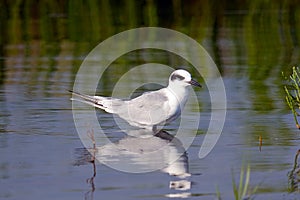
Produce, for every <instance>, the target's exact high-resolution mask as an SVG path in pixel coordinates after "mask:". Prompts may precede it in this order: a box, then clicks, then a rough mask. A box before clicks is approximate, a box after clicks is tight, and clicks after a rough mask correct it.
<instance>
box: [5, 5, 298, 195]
mask: <svg viewBox="0 0 300 200" xmlns="http://www.w3.org/2000/svg"><path fill="white" fill-rule="evenodd" d="M178 2H180V1H170V2H169V3H170V4H169V5H161V4H162V3H158V2H152V1H149V2H147V4H146V5H140V4H139V3H137V2H134V3H128V4H125V3H124V4H121V5H118V6H117V5H116V2H112V3H105V2H102V1H101V3H97V2H96V1H95V2H94V1H90V2H89V5H87V4H84V5H81V4H80V3H78V4H76V3H72V2H63V3H61V5H58V4H57V3H49V4H47V3H46V2H43V1H42V2H41V3H40V4H37V5H35V6H32V3H31V1H26V2H25V3H23V4H18V2H9V3H6V4H5V5H2V4H0V5H1V7H4V6H6V7H5V8H6V9H4V8H3V10H5V12H3V13H1V26H2V27H3V28H1V29H0V30H1V38H0V42H1V45H0V53H1V56H0V61H1V62H0V75H1V76H0V77H1V78H0V105H1V106H0V158H1V160H0V185H1V187H0V188H1V189H0V199H24V198H26V199H100V198H104V199H167V198H172V197H174V198H183V197H188V198H190V199H216V193H217V191H220V193H221V197H222V199H233V192H232V190H233V186H232V177H233V176H234V177H235V178H236V180H237V181H238V179H239V173H240V170H241V168H242V166H243V165H244V166H245V165H246V164H247V163H248V164H250V168H251V179H250V190H251V188H252V189H253V188H255V187H256V186H258V190H257V191H256V193H255V195H254V197H255V199H299V198H300V196H299V191H298V189H296V188H294V189H291V187H292V186H295V185H296V186H297V185H298V184H297V182H296V183H295V184H294V185H293V184H291V182H292V181H293V180H291V179H289V176H288V173H289V172H290V171H291V170H292V169H293V165H294V157H295V155H296V153H297V151H298V149H299V139H300V137H299V131H298V130H297V129H296V128H294V127H295V125H294V121H293V117H292V115H291V114H290V112H289V110H288V108H287V107H286V105H285V102H284V91H283V89H282V84H283V81H282V77H281V71H283V72H285V73H286V74H288V73H289V72H290V71H291V68H290V67H291V66H293V65H297V64H298V63H299V46H298V45H299V41H298V40H299V38H300V35H299V24H300V23H299V21H298V19H299V16H298V15H299V6H298V4H296V3H295V2H293V1H287V2H285V4H283V3H276V2H274V3H272V5H269V4H264V3H263V2H255V1H251V2H246V3H245V4H244V3H243V4H241V5H239V4H238V3H237V4H236V5H232V4H228V5H227V4H225V3H224V4H213V3H208V2H206V3H203V2H202V3H200V2H198V3H194V4H192V3H190V2H188V3H183V2H181V3H178ZM170 5H172V6H171V7H170V9H163V8H164V7H163V6H170ZM179 8H181V9H179ZM120 10H121V11H122V12H121V11H120ZM145 10H146V11H147V12H143V11H145ZM167 10H168V11H167ZM100 13H101V14H100ZM121 13H123V14H121ZM143 13H148V15H146V14H143ZM139 26H163V27H166V28H173V29H175V30H178V31H182V32H183V33H185V34H188V35H189V36H190V37H192V38H194V39H195V40H197V41H198V42H199V43H201V44H202V45H203V46H204V47H205V48H206V49H207V50H208V52H209V53H210V55H211V56H212V57H213V59H214V61H215V62H216V64H217V65H218V67H219V70H220V71H221V73H222V77H223V80H224V83H225V87H226V94H227V101H228V105H227V117H226V123H225V126H224V129H223V132H222V135H221V137H220V140H219V141H218V143H217V145H216V146H215V148H214V149H213V151H212V152H211V153H210V154H209V155H208V156H207V157H205V158H204V159H199V158H198V153H199V149H200V146H201V143H202V141H203V138H204V136H205V135H204V134H203V133H204V132H205V130H206V129H207V123H208V121H209V118H210V109H209V108H208V106H209V99H208V93H207V91H205V88H203V89H200V90H199V89H196V90H195V93H196V95H197V98H198V99H199V100H200V101H201V105H200V106H201V122H202V123H200V126H199V130H198V135H197V137H196V138H195V140H194V141H193V143H192V145H191V147H190V148H189V149H188V150H187V152H186V154H185V155H184V156H185V157H184V158H181V159H180V160H179V162H178V164H179V165H180V166H182V167H181V168H180V169H182V170H183V171H185V173H187V174H190V176H174V175H170V174H169V173H168V172H167V170H158V171H154V172H148V173H125V172H120V171H117V170H114V169H111V168H110V167H107V166H105V165H103V164H99V163H97V164H96V165H93V162H90V161H91V160H92V156H91V155H89V154H87V152H86V150H85V149H84V147H83V144H82V143H81V141H80V139H79V136H78V134H77V131H76V129H75V125H74V121H73V117H72V107H71V102H70V100H69V98H70V94H69V93H68V89H71V88H72V87H73V83H74V78H75V76H76V72H77V70H78V68H79V66H80V64H81V62H82V61H83V59H84V57H85V56H86V55H87V54H88V53H89V51H91V50H92V49H93V48H94V47H95V46H96V45H97V44H98V43H99V42H100V41H103V40H105V39H106V38H107V37H109V36H111V35H114V34H116V33H119V32H120V31H124V30H127V29H130V28H134V27H139ZM154 61H155V62H158V63H162V64H168V65H172V66H177V65H182V64H188V63H186V61H183V60H182V59H181V58H180V57H178V56H175V55H172V54H170V53H166V52H163V51H155V50H148V51H136V52H132V53H129V54H128V55H124V56H122V57H121V58H119V59H118V60H116V61H115V62H114V63H112V65H111V66H110V68H109V70H108V71H107V72H106V74H105V77H107V78H106V79H104V80H103V82H102V83H100V84H99V85H100V86H98V89H97V91H98V92H99V93H101V94H105V95H110V94H111V91H112V89H113V87H114V83H115V81H117V80H118V78H119V77H120V76H121V75H122V74H124V73H125V72H126V71H127V70H128V69H130V68H132V67H134V66H136V65H139V64H144V63H147V62H154ZM142 75H144V74H141V76H139V77H138V80H139V81H143V80H144V78H145V76H142ZM193 75H197V74H196V73H194V72H193ZM164 77H165V76H164V75H163V74H161V75H159V74H158V75H157V79H161V78H162V79H163V78H164ZM199 80H200V81H201V80H202V79H201V78H200V77H199ZM135 81H136V80H135ZM124 88H126V86H124ZM187 114H188V116H195V115H197V113H195V111H193V107H192V106H187ZM97 115H98V119H99V120H101V123H102V124H103V125H104V127H106V131H107V132H109V133H110V134H109V137H110V139H111V140H112V141H114V142H117V141H120V140H121V139H122V140H121V141H123V142H128V141H129V143H130V140H126V134H124V133H120V132H119V131H118V130H117V129H116V127H115V126H114V125H115V124H114V123H112V120H113V118H112V117H111V115H109V114H105V113H103V112H101V111H99V112H97ZM185 128H186V132H187V136H188V135H189V133H188V132H189V131H194V130H190V129H189V128H188V127H185ZM167 131H168V132H169V133H170V134H174V133H175V132H176V123H175V124H171V125H170V126H168V129H167ZM118 133H120V134H118ZM259 137H261V138H262V146H261V149H260V146H259ZM124 138H125V139H124ZM154 140H155V141H156V142H158V143H159V144H160V143H166V142H167V141H166V140H163V139H160V138H155V139H154ZM135 143H137V144H138V142H137V141H135ZM123 144H124V143H123ZM143 147H145V146H143ZM173 147H174V145H173V146H172V145H170V148H171V149H172V148H173ZM173 149H176V148H173ZM175 152H176V151H175ZM115 159H116V160H117V161H118V159H121V158H120V157H119V158H118V157H117V156H116V157H115ZM135 162H136V163H133V164H139V166H140V167H142V168H143V169H145V167H147V166H148V167H149V166H151V164H155V162H157V163H160V162H163V161H158V160H155V159H154V160H147V161H145V160H143V159H140V160H137V159H136V160H135ZM157 163H156V164H157ZM178 184H179V186H177V185H178ZM216 188H218V189H216Z"/></svg>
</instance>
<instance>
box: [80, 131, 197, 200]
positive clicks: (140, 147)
mask: <svg viewBox="0 0 300 200" xmlns="http://www.w3.org/2000/svg"><path fill="white" fill-rule="evenodd" d="M151 133H152V132H149V133H147V131H146V130H145V129H138V130H131V131H130V132H128V133H127V136H126V137H124V138H122V139H120V140H119V141H118V142H115V143H109V144H106V145H104V146H101V147H97V146H96V143H95V139H94V135H93V131H89V132H88V136H89V138H90V139H91V140H92V141H93V148H92V149H82V148H81V149H76V157H77V158H76V162H75V164H76V165H83V164H88V163H91V164H92V166H93V175H92V177H90V178H89V179H87V182H88V183H89V184H90V187H91V189H90V191H88V192H87V193H86V194H85V199H93V194H94V191H95V184H94V179H95V177H96V164H95V161H96V160H98V161H100V163H105V164H108V165H109V166H110V163H114V164H119V165H122V166H125V170H124V171H126V168H127V169H131V170H132V169H135V170H137V172H147V171H148V172H149V171H155V169H161V171H162V172H164V173H168V174H169V175H171V176H173V177H174V178H176V180H173V181H170V183H168V184H169V188H170V189H171V190H176V191H180V192H179V193H178V192H176V193H171V194H166V195H165V196H166V197H170V198H171V197H188V196H190V195H191V194H190V193H188V192H187V191H188V190H190V189H191V185H192V184H191V181H189V180H188V177H190V176H191V174H189V172H188V156H187V153H186V151H185V149H184V147H183V146H182V143H181V141H180V140H179V139H178V138H176V137H174V136H173V135H171V134H169V133H168V132H166V131H164V130H161V131H159V132H158V133H156V134H155V135H154V136H155V137H153V135H152V134H151ZM136 136H139V137H136ZM116 147H118V148H116ZM162 147H163V148H162ZM158 149H159V150H158ZM116 162H118V163H116Z"/></svg>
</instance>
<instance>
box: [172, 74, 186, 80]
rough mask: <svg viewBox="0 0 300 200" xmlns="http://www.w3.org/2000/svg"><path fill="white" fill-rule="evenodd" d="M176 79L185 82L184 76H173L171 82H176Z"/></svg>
mask: <svg viewBox="0 0 300 200" xmlns="http://www.w3.org/2000/svg"><path fill="white" fill-rule="evenodd" d="M176 79H177V80H180V81H182V80H184V77H183V76H180V75H178V74H173V75H172V76H171V80H172V81H174V80H176Z"/></svg>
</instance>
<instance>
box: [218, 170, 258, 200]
mask: <svg viewBox="0 0 300 200" xmlns="http://www.w3.org/2000/svg"><path fill="white" fill-rule="evenodd" d="M250 171H251V170H250V165H247V167H246V169H245V167H244V166H243V167H242V168H241V171H240V179H239V182H238V183H237V182H236V180H235V177H234V175H233V172H232V189H233V194H234V199H235V200H250V199H254V197H253V195H254V193H255V192H256V190H257V189H258V186H256V187H255V188H254V189H253V190H252V191H251V190H250ZM216 194H217V199H218V200H221V199H222V198H221V194H220V191H219V189H218V187H217V189H216Z"/></svg>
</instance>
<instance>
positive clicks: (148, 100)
mask: <svg viewBox="0 0 300 200" xmlns="http://www.w3.org/2000/svg"><path fill="white" fill-rule="evenodd" d="M169 110H170V107H169V104H168V97H167V96H166V95H165V94H164V93H162V92H161V91H154V92H147V93H144V94H143V95H141V96H139V97H136V98H135V99H132V100H129V101H126V106H125V107H123V110H122V111H121V112H118V114H119V116H120V117H122V118H124V119H126V120H127V121H129V122H133V123H137V124H143V125H146V126H147V125H153V124H160V123H163V122H164V121H166V119H167V118H168V115H169V112H168V111H169Z"/></svg>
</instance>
